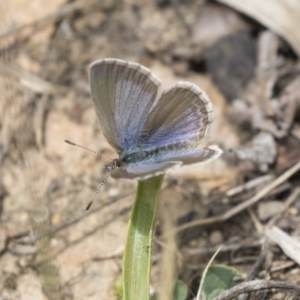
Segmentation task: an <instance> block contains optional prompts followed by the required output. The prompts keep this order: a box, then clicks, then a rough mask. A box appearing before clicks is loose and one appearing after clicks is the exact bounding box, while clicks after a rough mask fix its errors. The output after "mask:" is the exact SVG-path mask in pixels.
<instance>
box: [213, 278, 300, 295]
mask: <svg viewBox="0 0 300 300" xmlns="http://www.w3.org/2000/svg"><path fill="white" fill-rule="evenodd" d="M269 289H285V290H292V291H295V292H297V293H298V294H300V288H299V287H297V286H296V285H293V284H291V283H288V282H284V281H275V280H270V281H269V280H253V281H249V282H244V283H241V284H239V285H237V286H235V287H233V288H231V289H229V290H227V291H225V292H224V293H222V294H221V295H220V296H218V297H216V298H215V299H214V300H231V299H233V298H236V297H237V296H238V295H241V294H244V293H250V292H253V291H261V290H269Z"/></svg>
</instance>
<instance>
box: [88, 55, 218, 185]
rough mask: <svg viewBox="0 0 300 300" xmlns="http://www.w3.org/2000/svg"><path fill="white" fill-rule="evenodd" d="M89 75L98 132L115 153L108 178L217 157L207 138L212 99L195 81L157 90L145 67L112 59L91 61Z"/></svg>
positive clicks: (144, 175)
mask: <svg viewBox="0 0 300 300" xmlns="http://www.w3.org/2000/svg"><path fill="white" fill-rule="evenodd" d="M89 78H90V86H91V97H92V100H93V103H94V107H95V111H96V114H97V117H98V119H99V122H100V126H101V128H102V131H103V134H104V136H105V138H106V140H107V142H108V143H109V144H110V145H111V146H112V147H113V148H114V149H115V151H116V152H117V154H118V155H119V158H118V159H114V160H113V161H112V162H111V163H110V164H109V165H107V168H108V169H109V170H110V171H111V175H112V177H114V178H125V179H137V180H145V179H147V178H150V177H153V176H157V175H160V174H164V173H166V172H167V171H169V170H171V169H173V168H176V167H179V166H184V165H191V164H195V163H205V162H209V161H211V160H213V159H215V158H217V157H218V156H220V155H221V153H222V150H221V149H220V148H219V147H218V146H216V145H210V143H209V141H208V134H209V130H210V127H211V124H212V122H213V120H214V109H213V106H212V103H211V101H210V100H209V98H208V97H207V95H206V94H205V93H204V91H202V90H201V89H200V88H199V87H198V86H196V85H195V84H192V83H190V82H185V81H180V82H178V83H176V84H175V85H174V86H172V87H170V88H169V89H166V90H162V86H161V81H160V79H159V78H157V77H156V76H155V75H154V74H153V73H151V71H150V70H149V69H147V68H146V67H144V66H142V65H140V64H138V63H134V62H127V61H124V60H120V59H115V58H105V59H101V60H96V61H94V62H93V63H92V64H91V65H90V74H89Z"/></svg>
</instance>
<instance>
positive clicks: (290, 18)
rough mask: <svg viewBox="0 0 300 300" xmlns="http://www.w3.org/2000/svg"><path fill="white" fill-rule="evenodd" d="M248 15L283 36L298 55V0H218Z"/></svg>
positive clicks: (299, 7) (299, 37) (299, 19)
mask: <svg viewBox="0 0 300 300" xmlns="http://www.w3.org/2000/svg"><path fill="white" fill-rule="evenodd" d="M218 1H219V2H220V3H224V4H227V5H229V6H231V7H233V8H234V9H236V10H238V11H240V12H242V13H244V14H247V15H249V16H250V17H252V18H254V19H256V20H257V21H259V22H261V23H262V24H263V25H265V26H267V27H268V28H270V29H271V30H273V31H274V32H275V33H277V34H278V35H280V36H281V37H283V38H284V39H285V40H286V41H287V42H288V43H289V44H290V45H291V47H292V48H293V49H294V51H295V52H296V53H297V54H298V56H299V55H300V31H299V30H298V28H300V18H299V16H300V2H299V1H298V0H264V1H261V0H244V1H240V0H218Z"/></svg>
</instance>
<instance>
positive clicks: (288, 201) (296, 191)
mask: <svg viewBox="0 0 300 300" xmlns="http://www.w3.org/2000/svg"><path fill="white" fill-rule="evenodd" d="M299 194H300V188H299V187H297V188H295V189H294V191H293V192H292V194H291V195H290V196H289V197H288V198H287V199H286V200H285V203H284V207H282V209H281V210H280V211H279V212H278V214H277V215H276V216H274V217H273V218H272V219H271V220H270V221H269V222H268V224H267V225H266V226H265V229H269V228H271V227H273V225H274V224H275V223H276V221H277V220H278V219H279V218H280V217H281V216H282V215H283V214H284V212H285V211H286V210H287V209H288V208H289V207H290V206H291V205H292V203H293V202H294V201H295V200H296V199H297V198H298V197H299Z"/></svg>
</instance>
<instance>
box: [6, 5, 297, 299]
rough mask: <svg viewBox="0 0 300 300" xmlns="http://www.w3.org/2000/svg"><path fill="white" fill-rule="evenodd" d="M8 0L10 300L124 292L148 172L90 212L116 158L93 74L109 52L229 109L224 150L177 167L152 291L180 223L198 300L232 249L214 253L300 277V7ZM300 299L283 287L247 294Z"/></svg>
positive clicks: (274, 275) (222, 133)
mask: <svg viewBox="0 0 300 300" xmlns="http://www.w3.org/2000/svg"><path fill="white" fill-rule="evenodd" d="M3 2H7V3H1V4H0V12H1V20H0V86H1V89H0V90H1V93H0V99H1V103H0V126H1V127H0V128H1V140H0V162H1V174H0V176H1V177H0V224H1V225H0V300H14V299H18V300H20V299H21V300H27V299H28V300H29V299H30V300H32V299H36V300H39V299H46V298H45V297H46V296H45V295H47V296H48V298H49V299H62V298H63V299H80V300H85V299H89V300H94V299H103V300H104V299H116V297H115V294H114V288H113V287H114V285H115V282H116V281H117V280H118V279H119V278H120V276H121V272H122V255H123V249H124V241H125V236H126V228H127V223H128V220H129V217H130V211H131V207H132V203H133V199H134V194H135V188H136V186H137V182H136V181H126V180H124V181H122V180H114V179H112V178H108V180H107V181H106V183H105V185H104V186H103V188H102V189H101V191H100V193H99V195H98V196H97V198H96V200H95V202H94V204H93V206H92V208H91V210H90V212H89V213H85V211H84V210H85V207H86V205H87V204H88V203H89V202H90V200H91V199H92V197H93V196H94V194H95V192H96V190H97V188H98V186H99V185H100V183H101V181H102V180H103V178H104V177H105V174H106V172H107V171H106V169H105V164H106V163H108V162H109V161H110V159H112V158H115V157H116V153H114V151H113V150H112V149H111V148H110V146H109V145H108V143H107V142H106V140H105V138H104V137H103V135H102V133H101V129H100V126H99V123H98V120H97V117H96V114H95V111H94V108H93V106H92V101H91V99H90V90H89V82H88V66H89V64H90V63H91V62H92V61H94V60H96V59H99V58H105V57H115V58H120V59H124V60H128V61H135V62H139V63H140V64H142V65H145V66H146V67H148V68H150V69H151V71H152V72H153V73H154V74H155V75H156V76H158V77H159V78H161V80H162V82H163V86H164V87H169V86H170V85H172V84H174V83H175V82H177V81H179V80H184V81H190V82H192V83H195V84H197V85H198V86H200V87H201V88H202V89H203V90H205V91H206V93H207V94H208V95H209V97H210V99H211V101H212V102H213V105H214V108H215V122H214V124H213V128H212V132H211V139H212V140H213V141H214V142H215V144H217V145H219V146H220V147H221V148H222V149H223V151H224V154H223V155H222V157H221V158H218V159H217V160H215V161H213V162H212V163H209V164H207V165H200V166H197V165H196V166H193V167H189V168H181V169H178V170H174V171H172V172H170V173H169V174H167V175H166V176H165V181H164V185H163V189H162V192H161V197H160V202H159V209H158V219H157V230H156V233H155V238H154V253H153V270H152V273H153V274H152V287H153V290H154V291H157V290H159V288H160V283H161V279H160V273H161V264H162V253H163V251H164V243H163V240H162V233H163V231H164V226H165V224H166V219H168V222H169V223H170V224H173V225H172V226H174V227H175V228H176V229H177V235H176V255H175V259H174V260H175V265H176V271H175V273H176V278H178V279H181V280H182V281H183V282H184V283H186V285H187V286H188V289H189V296H188V299H195V296H196V294H197V289H198V286H199V280H200V277H201V274H202V272H203V269H204V268H205V266H206V264H207V262H208V261H209V259H210V258H211V256H212V255H213V254H214V253H215V251H216V249H218V247H219V246H220V245H223V247H222V249H221V251H220V253H219V255H218V256H217V258H216V260H215V262H217V263H221V264H225V265H227V266H231V267H234V268H236V269H237V270H238V271H239V272H240V274H241V277H240V280H241V281H246V282H247V281H250V280H252V279H266V280H270V279H272V280H281V281H285V282H287V283H291V284H294V285H299V284H300V269H299V264H300V254H299V253H300V239H299V235H300V225H299V224H300V201H299V200H300V185H299V182H300V181H299V180H300V171H299V170H300V162H299V157H300V115H299V111H300V64H299V55H300V32H299V30H298V28H299V26H300V24H299V17H297V16H299V15H300V4H299V3H298V2H297V1H283V0H282V1H280V0H277V1H273V4H272V3H271V4H270V3H269V0H268V1H257V0H255V1H254V0H253V1H250V0H247V1H245V5H244V6H242V7H241V5H239V1H234V0H228V1H226V0H224V1H205V0H202V1H201V0H187V1H183V0H182V1H181V0H156V1H142V0H140V1H139V0H123V1H122V0H103V1H95V0H86V1H82V0H81V1H80V0H77V1H72V2H67V1H66V0H52V1H45V0H43V1H42V0H41V1H34V0H30V1H24V0H23V1H22V0H14V1H10V2H9V3H8V1H3ZM267 4H268V5H269V9H268V7H267V8H266V5H267ZM66 139H67V140H71V141H72V142H74V143H77V144H79V145H82V146H84V147H87V148H89V149H92V150H95V151H99V152H101V153H104V154H105V156H106V157H100V156H97V155H95V154H93V153H91V152H89V151H85V150H83V149H79V148H76V147H72V146H70V145H68V144H66V143H64V140H66ZM170 263H173V262H170ZM59 287H60V288H59ZM43 291H44V293H43ZM299 297H300V296H299V295H298V296H297V295H296V294H295V293H294V292H293V291H290V290H282V289H277V290H275V289H272V290H269V291H267V293H264V292H259V293H256V294H254V293H252V295H251V296H250V298H248V299H300V298H299ZM239 299H240V298H239Z"/></svg>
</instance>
